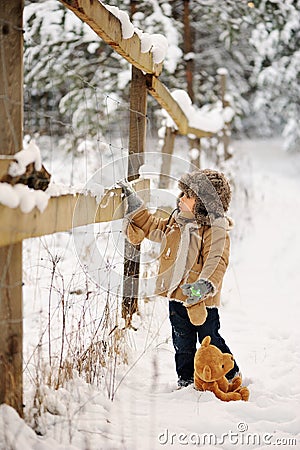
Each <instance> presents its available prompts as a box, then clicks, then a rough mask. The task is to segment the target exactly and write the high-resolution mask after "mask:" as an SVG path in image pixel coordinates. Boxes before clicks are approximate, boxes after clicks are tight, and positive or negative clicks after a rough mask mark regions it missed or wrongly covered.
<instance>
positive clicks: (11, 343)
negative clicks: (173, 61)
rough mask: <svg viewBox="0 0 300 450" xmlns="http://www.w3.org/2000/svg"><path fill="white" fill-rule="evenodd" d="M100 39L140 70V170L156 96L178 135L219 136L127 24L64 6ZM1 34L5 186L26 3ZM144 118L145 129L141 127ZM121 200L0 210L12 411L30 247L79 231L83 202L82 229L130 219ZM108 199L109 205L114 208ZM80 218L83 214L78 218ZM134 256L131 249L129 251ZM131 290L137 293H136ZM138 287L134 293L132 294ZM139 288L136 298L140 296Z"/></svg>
mask: <svg viewBox="0 0 300 450" xmlns="http://www.w3.org/2000/svg"><path fill="white" fill-rule="evenodd" d="M61 2H62V3H63V4H64V5H65V6H66V7H67V8H69V9H70V10H71V11H73V12H74V13H75V14H76V15H77V16H78V17H79V18H80V19H81V20H83V21H84V22H86V23H87V24H88V25H89V26H90V27H91V28H92V29H93V30H94V31H95V32H96V34H97V35H98V36H99V37H100V38H101V39H103V40H104V41H105V42H106V43H107V44H109V45H110V46H111V47H113V48H114V49H115V51H116V52H118V53H119V54H120V55H121V56H122V57H123V58H125V59H126V60H127V61H129V62H130V63H131V65H132V80H131V90H130V110H131V112H130V124H129V127H130V130H129V154H134V153H139V154H140V158H138V159H137V160H138V164H137V165H138V166H139V165H141V164H142V163H143V158H142V154H143V151H144V149H145V141H146V114H147V94H148V93H149V94H151V95H152V96H153V97H154V98H155V99H156V100H157V102H158V103H159V105H160V106H161V107H162V108H164V109H165V110H166V111H167V112H168V113H169V114H170V116H171V117H172V119H173V120H174V122H175V124H176V125H177V127H178V133H180V134H182V135H187V134H189V133H191V134H193V135H194V136H196V137H197V138H202V137H210V136H212V135H213V134H212V133H209V132H206V131H204V130H201V129H197V128H191V127H190V126H189V121H188V118H187V117H186V115H185V113H184V111H183V110H182V109H181V107H180V105H179V104H178V103H177V102H176V101H175V100H174V98H173V97H172V95H171V94H170V92H169V90H168V89H167V88H166V87H165V86H164V85H163V84H162V83H161V82H160V80H159V78H158V77H159V75H160V73H161V71H162V68H163V67H162V64H155V63H154V62H153V58H152V54H151V53H150V52H148V53H141V50H140V47H141V45H140V39H139V37H138V36H137V35H136V34H134V35H133V37H132V38H130V39H123V38H122V30H121V24H120V21H119V20H118V19H117V18H116V17H115V16H113V15H112V14H111V13H110V12H109V11H108V10H107V9H106V8H105V7H104V6H103V5H102V4H101V3H100V2H98V1H93V0H61ZM0 14H1V17H0V19H1V31H0V40H1V41H0V51H1V67H2V68H1V69H0V130H1V132H0V143H1V144H0V180H1V178H2V176H3V175H4V174H5V173H7V170H8V166H9V164H10V162H11V161H12V159H13V154H14V153H16V152H18V151H19V150H20V149H21V148H22V138H23V136H22V117H23V92H22V91H23V78H22V77H23V61H22V58H23V34H22V15H23V1H22V0H2V2H1V13H0ZM136 113H139V116H138V129H137V126H136V123H137V118H136ZM138 169H139V167H129V170H128V179H129V180H133V179H134V178H137V175H136V174H137V173H138ZM145 188H146V189H147V188H149V183H148V182H147V180H140V181H139V180H138V181H137V182H136V189H137V190H139V189H145ZM114 194H115V195H113V196H110V192H106V194H105V195H106V198H104V199H103V204H105V207H102V208H99V207H98V206H99V205H97V204H96V201H95V199H94V197H92V196H84V198H83V196H82V195H80V194H78V195H77V196H73V195H61V196H59V197H56V198H51V199H50V200H49V203H48V206H47V208H46V209H45V211H44V212H43V213H41V212H39V211H38V210H37V208H35V209H34V210H33V211H32V212H30V213H28V214H24V213H22V212H21V210H20V209H19V208H16V209H11V208H9V207H7V206H3V205H0V323H1V333H0V403H4V402H5V403H8V404H10V405H12V406H13V407H14V408H15V409H16V410H17V411H18V412H19V414H20V415H22V410H23V386H22V370H23V368H22V333H23V329H22V240H23V239H27V238H30V237H36V236H42V235H46V234H51V233H55V232H58V231H67V230H70V229H72V226H73V224H72V218H73V214H74V210H75V208H76V205H77V204H78V200H79V199H80V204H81V208H82V210H81V212H80V214H79V217H80V222H79V223H77V224H76V225H77V226H79V225H84V224H89V223H95V222H104V221H111V220H114V219H119V218H121V217H122V215H123V212H122V210H121V208H118V209H119V210H120V213H119V214H118V215H115V214H114V211H115V210H116V209H117V207H118V206H119V205H120V204H121V189H115V190H114ZM107 198H109V201H108V202H107ZM77 217H78V214H77ZM125 251H126V249H125ZM138 266H139V263H138V261H135V262H132V261H125V268H124V271H125V272H124V273H125V274H126V279H127V280H128V279H130V277H131V278H132V279H134V280H135V283H132V282H130V283H128V284H127V285H126V283H124V286H123V290H124V294H123V295H124V299H123V302H124V305H125V314H127V315H128V317H129V321H128V325H129V324H130V315H131V314H132V312H133V311H134V308H135V307H136V304H135V302H136V298H137V294H138V292H137V289H138ZM128 286H130V289H129V287H128ZM132 286H133V288H132ZM132 289H134V291H132Z"/></svg>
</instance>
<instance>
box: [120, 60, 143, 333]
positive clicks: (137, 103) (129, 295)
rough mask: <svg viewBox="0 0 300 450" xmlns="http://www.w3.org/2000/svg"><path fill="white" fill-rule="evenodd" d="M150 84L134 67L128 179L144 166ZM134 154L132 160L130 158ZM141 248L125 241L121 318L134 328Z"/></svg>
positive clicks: (135, 176) (131, 91)
mask: <svg viewBox="0 0 300 450" xmlns="http://www.w3.org/2000/svg"><path fill="white" fill-rule="evenodd" d="M146 114H147V84H146V76H145V75H143V73H142V71H141V70H139V69H137V68H136V67H134V66H132V78H131V86H130V123H129V161H128V180H129V181H133V180H135V179H137V178H139V168H140V166H141V165H142V164H143V161H144V155H143V152H144V150H145V144H146V125H147V117H146ZM131 155H133V157H132V158H131V157H130V156H131ZM139 255H140V246H139V245H132V244H130V243H129V242H128V241H125V248H124V280H123V301H122V317H123V318H124V319H125V324H126V327H131V321H132V316H133V314H134V313H135V312H137V310H138V293H139V271H140V256H139Z"/></svg>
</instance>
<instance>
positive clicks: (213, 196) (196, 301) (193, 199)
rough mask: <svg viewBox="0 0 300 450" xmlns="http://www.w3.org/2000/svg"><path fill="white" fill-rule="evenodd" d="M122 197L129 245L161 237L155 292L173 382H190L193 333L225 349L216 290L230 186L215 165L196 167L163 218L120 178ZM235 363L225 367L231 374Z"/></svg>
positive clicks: (224, 258)
mask: <svg viewBox="0 0 300 450" xmlns="http://www.w3.org/2000/svg"><path fill="white" fill-rule="evenodd" d="M121 185H122V187H123V191H124V193H125V195H126V197H127V204H128V208H127V214H126V216H125V219H124V221H125V222H124V224H125V234H126V237H127V239H128V240H129V241H130V242H131V243H132V244H134V245H137V244H140V243H141V242H142V240H143V239H144V238H148V239H150V240H153V241H156V242H161V252H160V257H159V273H158V278H157V282H156V294H157V295H161V296H164V297H167V298H168V299H169V315H170V321H171V326H172V339H173V345H174V349H175V364H176V372H177V375H178V386H179V387H184V386H188V385H189V384H192V383H193V374H194V355H195V352H196V344H197V339H198V341H199V342H200V343H201V341H202V339H203V338H204V337H205V336H210V337H211V344H213V345H215V346H216V347H218V348H219V349H220V350H221V351H222V352H225V353H231V352H230V350H229V348H228V346H227V345H226V343H225V341H224V339H223V338H222V336H221V335H220V334H219V328H220V321H219V313H218V307H219V306H220V291H221V287H222V280H223V276H224V273H225V271H226V268H227V266H228V261H229V250H230V239H229V233H228V231H229V229H230V228H231V226H232V221H231V220H230V219H229V218H228V217H226V216H225V212H226V211H227V210H228V207H229V204H230V200H231V189H230V186H229V183H228V181H227V179H226V178H225V176H224V175H223V174H222V173H220V172H218V171H215V170H210V169H204V170H197V171H194V172H192V173H189V174H184V175H183V176H182V177H181V179H180V180H179V183H178V185H179V188H180V190H181V194H180V196H179V198H178V202H177V208H176V210H174V211H173V213H172V214H171V216H170V217H169V218H168V219H161V218H157V217H155V216H154V215H152V214H150V213H149V211H148V210H147V209H145V207H144V205H143V202H142V200H141V199H140V198H139V197H138V196H137V194H136V193H135V192H134V191H133V190H132V189H131V187H130V185H128V184H126V183H121ZM238 371H239V368H238V366H237V364H236V363H235V365H234V368H233V369H232V370H231V371H230V372H228V373H227V375H226V377H227V378H228V380H230V379H232V378H234V376H235V375H236V374H237V373H238Z"/></svg>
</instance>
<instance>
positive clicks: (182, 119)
mask: <svg viewBox="0 0 300 450" xmlns="http://www.w3.org/2000/svg"><path fill="white" fill-rule="evenodd" d="M147 88H148V91H149V93H150V94H151V95H152V97H154V98H155V99H156V100H157V102H158V103H159V104H160V106H161V107H162V108H164V109H165V110H166V111H167V113H169V114H170V116H171V117H172V119H173V120H174V122H175V124H176V125H177V127H178V131H179V133H180V134H183V135H186V134H187V130H188V120H187V117H186V115H185V113H184V112H183V110H182V109H181V108H180V106H179V105H178V103H177V102H176V100H175V99H174V98H173V97H172V95H171V92H170V91H169V89H167V88H166V87H165V86H164V85H163V84H162V83H161V82H160V81H159V79H158V78H156V77H154V76H150V75H147Z"/></svg>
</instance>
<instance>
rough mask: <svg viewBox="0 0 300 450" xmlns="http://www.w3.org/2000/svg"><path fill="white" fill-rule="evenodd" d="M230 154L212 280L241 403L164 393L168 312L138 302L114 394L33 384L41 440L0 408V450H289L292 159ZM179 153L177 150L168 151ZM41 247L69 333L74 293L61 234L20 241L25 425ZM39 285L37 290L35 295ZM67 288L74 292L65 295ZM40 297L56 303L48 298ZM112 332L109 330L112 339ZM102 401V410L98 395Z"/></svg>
mask: <svg viewBox="0 0 300 450" xmlns="http://www.w3.org/2000/svg"><path fill="white" fill-rule="evenodd" d="M234 147H235V148H236V153H235V156H234V158H233V159H234V160H235V161H233V162H231V163H230V164H232V168H231V170H232V171H234V173H235V180H234V182H235V186H236V188H235V191H234V196H233V203H232V208H231V212H230V214H231V215H232V216H233V218H234V219H235V223H236V225H235V229H234V230H233V231H232V248H231V261H230V266H229V269H228V271H227V274H226V277H225V280H224V286H223V297H222V303H223V306H222V307H221V310H220V317H221V333H222V335H223V336H224V338H225V339H226V342H227V343H228V345H229V346H230V348H231V349H232V351H233V353H234V355H235V357H236V359H237V361H238V364H239V366H240V369H241V371H242V376H243V380H244V384H246V385H247V386H248V387H249V390H250V400H249V402H242V401H240V402H230V403H225V402H221V401H220V400H218V399H216V398H215V397H214V395H213V394H212V393H209V392H205V393H202V392H197V391H195V390H194V389H193V387H192V386H190V387H187V388H184V389H181V390H176V389H175V388H176V373H175V367H174V351H173V347H172V342H171V329H170V325H169V319H168V305H167V302H166V300H165V299H163V298H159V297H158V298H150V299H147V301H142V300H141V301H140V315H139V316H137V317H136V320H135V324H134V325H135V326H137V328H138V330H137V331H134V330H127V331H123V333H124V342H123V344H122V345H123V346H124V351H125V353H126V358H127V360H128V364H127V365H123V364H119V365H118V366H117V367H116V378H115V382H114V385H111V384H110V382H109V378H104V380H103V384H102V385H100V386H99V387H97V385H96V384H87V383H86V382H85V381H84V380H83V379H82V378H80V377H79V376H76V374H75V376H74V378H73V380H70V381H67V382H66V383H65V385H64V387H63V388H59V389H58V390H54V389H52V388H49V387H47V386H45V385H44V386H41V388H42V391H41V392H42V394H43V396H44V407H45V410H44V413H43V416H42V422H41V423H40V431H41V433H42V436H38V435H36V434H35V433H34V432H33V430H32V429H31V428H30V427H29V425H28V424H26V423H25V422H24V421H23V420H22V419H20V418H19V417H18V415H17V414H16V412H15V411H14V410H13V409H12V408H10V407H8V406H6V405H2V406H1V407H0V448H1V449H2V448H3V449H4V448H11V449H14V450H21V449H22V450H23V449H26V450H27V449H34V450H35V449H36V450H37V449H39V450H40V449H41V450H48V449H50V448H58V449H64V450H66V449H68V450H75V449H76V450H78V449H84V448H90V449H91V450H93V449H95V450H96V449H97V450H98V449H130V450H131V449H138V448H143V449H144V448H145V449H147V448H149V449H153V450H156V449H160V448H170V449H171V448H182V447H184V448H195V446H196V444H197V445H198V446H201V448H205V449H222V450H230V449H232V448H243V447H245V448H251V449H267V448H270V446H272V447H274V446H275V445H281V446H285V447H286V448H289V449H292V448H298V446H299V438H300V436H299V429H300V428H299V425H300V423H299V400H300V389H299V383H298V379H299V375H300V366H299V362H300V361H299V360H300V350H299V338H300V336H299V327H298V322H299V302H298V297H299V296H298V283H297V278H298V268H299V265H300V256H299V252H298V251H297V249H298V248H299V246H300V237H299V233H298V228H299V214H298V211H299V209H300V199H299V195H298V192H299V187H300V186H299V183H300V182H299V176H298V174H299V170H300V158H299V155H296V154H286V153H285V152H284V151H283V150H282V143H281V142H280V141H276V140H265V141H263V140H262V141H252V142H251V141H237V142H235V143H234ZM184 151H185V150H184V148H180V154H182V155H183V154H184ZM176 164H177V166H176V168H174V167H173V171H174V169H176V171H178V170H182V164H180V161H179V160H178V162H177V163H176ZM227 169H229V167H227ZM149 170H150V169H149ZM0 192H1V191H0ZM244 192H246V193H247V195H244ZM114 226H115V231H117V230H118V229H119V227H120V226H121V223H120V222H118V221H116V222H114ZM88 236H89V235H88V234H87V235H85V238H84V241H85V242H84V243H85V245H86V248H89V240H88ZM51 245H52V246H53V245H54V248H55V252H56V254H57V255H59V257H60V261H61V262H60V264H61V265H60V268H59V276H58V279H60V277H61V276H62V274H64V277H65V283H66V284H67V285H68V289H67V290H66V291H65V302H67V304H68V308H67V311H69V312H68V315H67V317H68V320H67V326H68V327H70V330H72V329H73V328H72V327H74V324H73V325H72V324H71V323H69V322H72V320H73V319H72V316H71V315H70V313H71V312H72V311H73V313H74V311H75V310H76V308H79V298H80V289H79V288H80V287H81V285H80V284H76V280H74V274H76V273H77V272H76V270H77V271H78V267H77V269H76V265H77V260H76V258H75V257H74V253H73V251H72V246H71V244H70V240H69V235H68V233H65V234H57V235H54V236H53V237H48V238H47V239H46V238H45V239H44V240H43V244H42V245H41V244H40V242H39V240H38V239H35V240H29V241H25V242H24V252H25V254H24V258H25V261H24V262H25V267H24V270H25V278H24V280H25V286H24V317H25V320H24V352H25V353H24V357H25V361H28V363H27V365H26V368H25V383H24V388H25V403H26V408H25V412H26V417H27V420H28V417H29V416H28V413H29V411H30V406H31V404H32V398H33V392H34V386H33V385H32V382H33V379H34V378H35V376H34V371H33V367H34V365H33V360H30V359H29V355H32V349H34V348H35V346H36V344H37V342H38V340H39V338H38V337H39V333H40V332H41V330H44V329H45V328H44V326H43V325H42V324H43V322H40V321H41V320H42V317H43V314H44V313H45V320H46V322H47V304H48V290H49V284H48V281H47V280H48V279H50V275H49V276H48V278H47V277H45V274H46V271H45V267H44V266H46V264H47V258H45V256H44V253H43V251H44V252H45V248H51ZM102 245H103V244H102ZM37 257H40V258H42V260H43V265H42V266H37V265H36V262H35V261H36V259H35V258H37ZM50 269H51V264H50ZM152 269H154V265H153V263H152V264H151V270H152ZM33 270H34V273H33ZM35 271H36V272H37V273H38V274H39V283H43V284H42V285H41V286H39V285H37V284H36V279H35V276H36V275H35ZM79 272H80V267H79ZM79 272H78V274H79ZM72 277H73V278H72ZM69 280H73V281H72V282H71V281H69ZM44 286H45V287H46V286H48V288H47V290H46V291H45V289H44ZM82 286H83V288H84V282H83V285H82ZM91 286H92V285H91V284H90V290H93V289H91ZM75 288H76V289H75ZM73 291H74V292H75V291H76V294H69V293H68V292H73ZM83 292H84V289H83ZM52 295H53V296H55V295H57V296H58V297H59V289H55V292H53V294H52ZM72 295H73V297H72ZM84 297H85V295H83V301H84V303H85V305H86V306H88V308H91V307H92V304H94V307H96V308H99V309H101V307H102V308H103V306H104V303H105V302H102V298H101V295H99V294H97V293H95V297H94V298H93V297H92V296H91V294H90V297H89V301H88V304H87V302H86V299H84ZM52 301H53V302H54V297H53V298H52ZM102 303H103V304H102ZM101 304H102V306H101ZM58 305H59V303H58ZM53 306H55V305H53ZM97 314H98V315H99V311H98V313H97V311H96V310H95V311H94V310H92V309H87V310H85V315H91V319H95V318H96V317H97ZM82 320H87V317H86V318H85V319H84V318H83V317H82ZM122 326H123V324H122V321H120V322H119V323H118V327H119V330H120V332H121V328H122ZM51 333H52V334H53V346H54V345H55V342H56V340H57V339H59V336H60V334H61V317H60V313H59V312H58V311H56V310H55V308H54V310H53V321H52V327H51ZM68 336H69V338H70V337H71V334H69V335H68ZM54 338H55V339H54ZM44 343H45V342H44ZM40 348H41V349H42V348H43V345H42V346H41V347H40ZM48 370H49V368H48ZM28 371H29V372H30V376H29V377H28V378H27V375H26V374H27V372H28ZM109 392H110V395H111V394H113V401H111V400H109V399H108V398H107V396H108V393H109Z"/></svg>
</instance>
